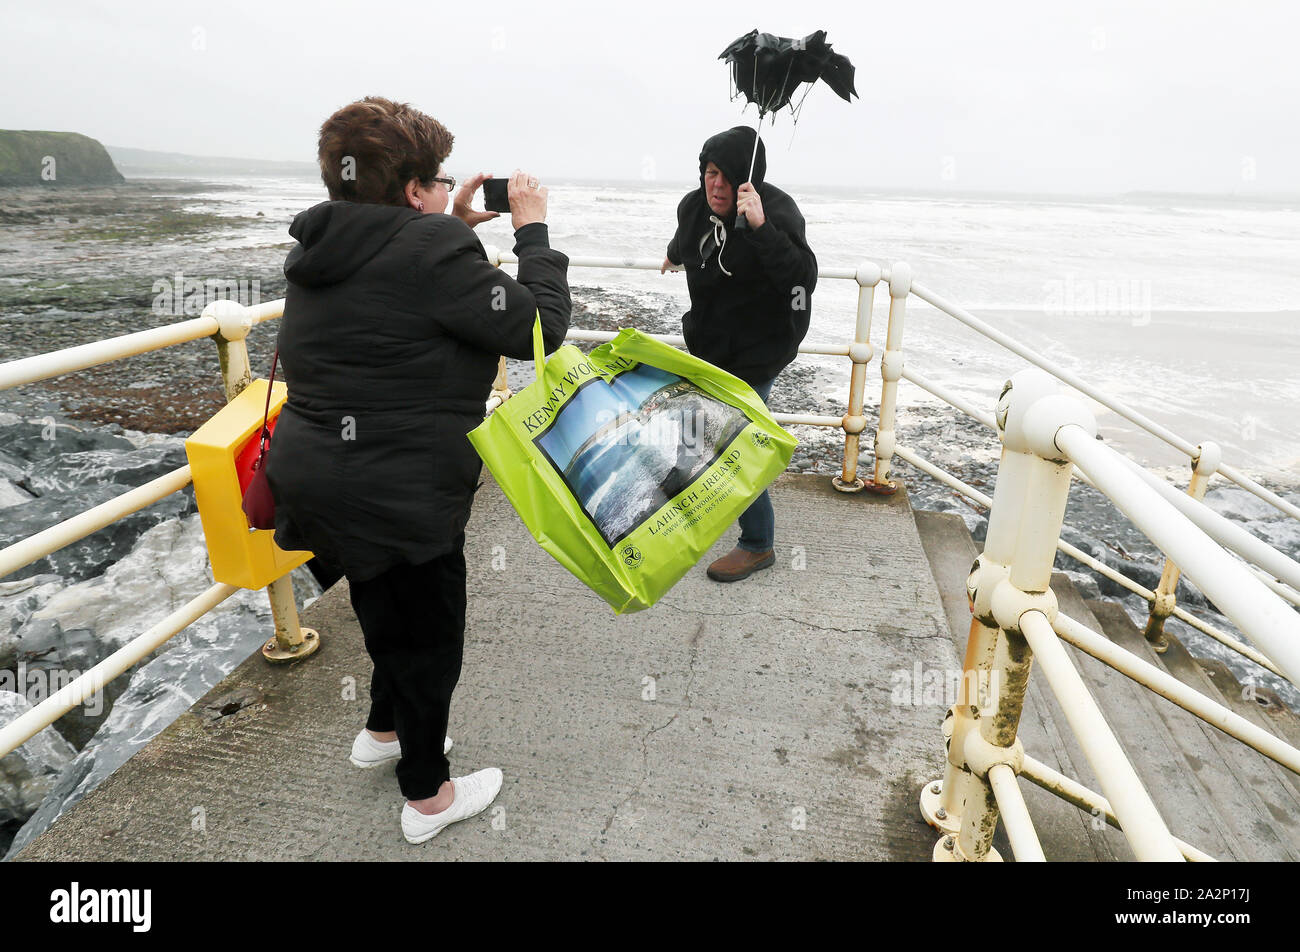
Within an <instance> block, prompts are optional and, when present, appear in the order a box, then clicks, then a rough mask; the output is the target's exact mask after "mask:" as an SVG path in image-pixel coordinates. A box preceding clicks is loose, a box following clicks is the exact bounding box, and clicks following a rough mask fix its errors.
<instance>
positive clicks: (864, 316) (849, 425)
mask: <svg viewBox="0 0 1300 952" xmlns="http://www.w3.org/2000/svg"><path fill="white" fill-rule="evenodd" d="M854 278H855V279H856V280H857V282H858V322H857V326H856V328H855V330H854V334H853V343H852V344H851V345H849V359H850V360H852V361H853V374H852V376H851V377H850V379H849V407H848V412H846V413H845V414H844V419H843V420H842V421H841V424H840V425H841V426H843V427H844V468H843V470H842V471H841V472H840V475H838V476H836V477H834V478H832V479H831V485H833V486H834V487H835V488H836V489H838V490H839V491H840V492H842V493H855V492H858V491H860V490H861V489H862V487H863V486H865V485H866V483H865V482H864V480H863V479H862V477H860V476H859V475H858V444H859V441H860V434H861V433H862V431H863V430H865V429H866V427H867V418H866V417H865V416H863V414H862V404H863V400H864V397H865V394H866V389H867V364H869V363H871V357H872V354H873V349H872V347H871V311H872V305H873V304H874V303H875V296H876V285H877V284H879V283H880V265H878V264H876V263H875V262H872V261H864V262H862V264H860V265H858V270H857V273H856V274H855V275H854Z"/></svg>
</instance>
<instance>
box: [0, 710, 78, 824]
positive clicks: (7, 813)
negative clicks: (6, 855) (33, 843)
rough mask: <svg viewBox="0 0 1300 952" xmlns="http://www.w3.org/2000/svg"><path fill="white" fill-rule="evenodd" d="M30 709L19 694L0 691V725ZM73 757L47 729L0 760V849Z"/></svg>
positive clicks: (65, 746) (57, 736) (72, 752)
mask: <svg viewBox="0 0 1300 952" xmlns="http://www.w3.org/2000/svg"><path fill="white" fill-rule="evenodd" d="M31 709H32V704H31V703H30V702H29V701H28V700H27V699H26V698H25V697H24V696H23V695H22V694H20V693H16V692H14V691H8V690H0V724H9V723H12V722H13V721H14V720H16V719H17V718H19V717H21V716H22V715H23V714H25V713H27V712H28V711H30V710H31ZM75 756H76V751H75V750H73V749H72V746H71V745H70V744H69V743H68V742H67V741H66V740H64V739H63V738H62V737H61V736H60V735H59V733H58V731H56V730H54V728H52V727H47V728H45V729H44V730H42V731H41V732H40V733H38V734H37V735H36V736H35V737H33V738H32V739H31V740H29V741H27V743H25V744H23V745H22V746H21V747H19V748H18V749H17V750H15V751H12V752H11V753H9V754H6V755H5V756H4V757H0V849H4V848H5V847H6V846H7V840H8V839H9V837H11V836H12V835H13V832H16V830H17V828H18V827H19V826H21V825H22V824H23V823H25V822H27V820H28V819H29V818H30V817H31V815H32V814H33V813H35V812H36V811H37V809H38V808H39V807H40V805H41V803H42V802H43V801H44V800H45V798H46V797H47V796H49V794H50V792H51V791H52V790H53V789H54V787H55V786H56V785H57V783H58V780H59V775H60V774H62V773H63V771H64V769H65V768H66V767H67V766H68V764H69V763H71V762H72V759H73V757H75ZM6 831H8V835H6Z"/></svg>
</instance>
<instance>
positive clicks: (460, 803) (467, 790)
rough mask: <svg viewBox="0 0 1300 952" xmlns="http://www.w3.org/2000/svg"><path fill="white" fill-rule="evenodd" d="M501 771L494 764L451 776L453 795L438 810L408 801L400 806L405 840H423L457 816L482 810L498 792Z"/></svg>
mask: <svg viewBox="0 0 1300 952" xmlns="http://www.w3.org/2000/svg"><path fill="white" fill-rule="evenodd" d="M503 779H504V778H503V777H502V774H501V771H500V770H499V769H497V768H496V767H488V768H486V769H485V770H479V771H476V772H474V773H472V774H470V775H469V776H468V777H454V778H452V781H451V785H452V786H453V787H454V788H455V790H456V798H455V799H454V800H453V801H452V803H451V806H449V807H447V809H445V810H443V811H442V812H441V813H434V814H431V815H430V814H424V813H421V812H420V811H419V810H417V809H415V807H413V806H411V804H410V803H407V804H405V805H404V806H403V807H402V834H403V835H404V836H405V837H406V842H408V843H423V842H424V841H425V840H429V839H432V838H433V837H435V836H437V835H438V834H439V833H441V832H442V830H443V828H444V827H447V826H450V825H451V824H453V823H455V822H456V821H457V820H468V819H469V818H470V817H472V816H477V815H478V814H480V813H482V812H483V811H484V810H485V809H487V806H488V804H489V803H491V802H492V801H493V800H495V799H496V798H497V794H498V793H500V792H501V782H502V780H503Z"/></svg>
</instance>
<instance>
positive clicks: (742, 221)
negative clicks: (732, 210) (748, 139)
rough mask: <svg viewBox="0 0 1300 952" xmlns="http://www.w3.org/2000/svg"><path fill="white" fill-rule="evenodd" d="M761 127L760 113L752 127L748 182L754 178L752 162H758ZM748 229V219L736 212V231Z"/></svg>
mask: <svg viewBox="0 0 1300 952" xmlns="http://www.w3.org/2000/svg"><path fill="white" fill-rule="evenodd" d="M762 128H763V116H762V115H761V114H760V115H759V117H758V125H756V126H755V127H754V154H753V155H751V156H750V157H749V176H748V177H747V178H746V179H745V181H746V182H749V181H751V180H753V178H754V164H755V163H756V162H758V131H759V130H760V129H762ZM742 184H744V183H743V182H742V183H738V184H737V185H736V188H737V190H739V188H740V186H741V185H742ZM748 230H749V219H748V218H746V217H745V216H744V215H743V214H741V213H739V212H737V213H736V231H748Z"/></svg>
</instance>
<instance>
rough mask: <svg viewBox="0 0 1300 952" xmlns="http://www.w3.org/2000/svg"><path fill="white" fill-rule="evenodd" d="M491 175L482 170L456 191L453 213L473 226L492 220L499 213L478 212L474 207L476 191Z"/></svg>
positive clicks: (452, 207)
mask: <svg viewBox="0 0 1300 952" xmlns="http://www.w3.org/2000/svg"><path fill="white" fill-rule="evenodd" d="M491 177H492V176H490V175H488V174H487V173H486V172H480V173H478V175H475V176H474V177H473V178H471V179H470V180H469V181H467V182H466V183H465V184H464V185H462V186H461V187H460V188H459V189H457V191H456V199H455V201H454V202H453V203H452V206H451V213H452V214H453V215H455V216H456V217H457V218H459V219H460V220H461V221H463V222H464V223H465V224H467V225H469V227H471V228H474V227H475V226H477V225H481V224H483V223H484V222H485V221H491V220H492V219H494V218H496V217H497V215H498V213H497V212H478V211H475V210H474V208H473V205H474V193H475V192H477V191H478V188H479V186H480V185H482V184H483V182H484V180H485V179H490V178H491Z"/></svg>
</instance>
